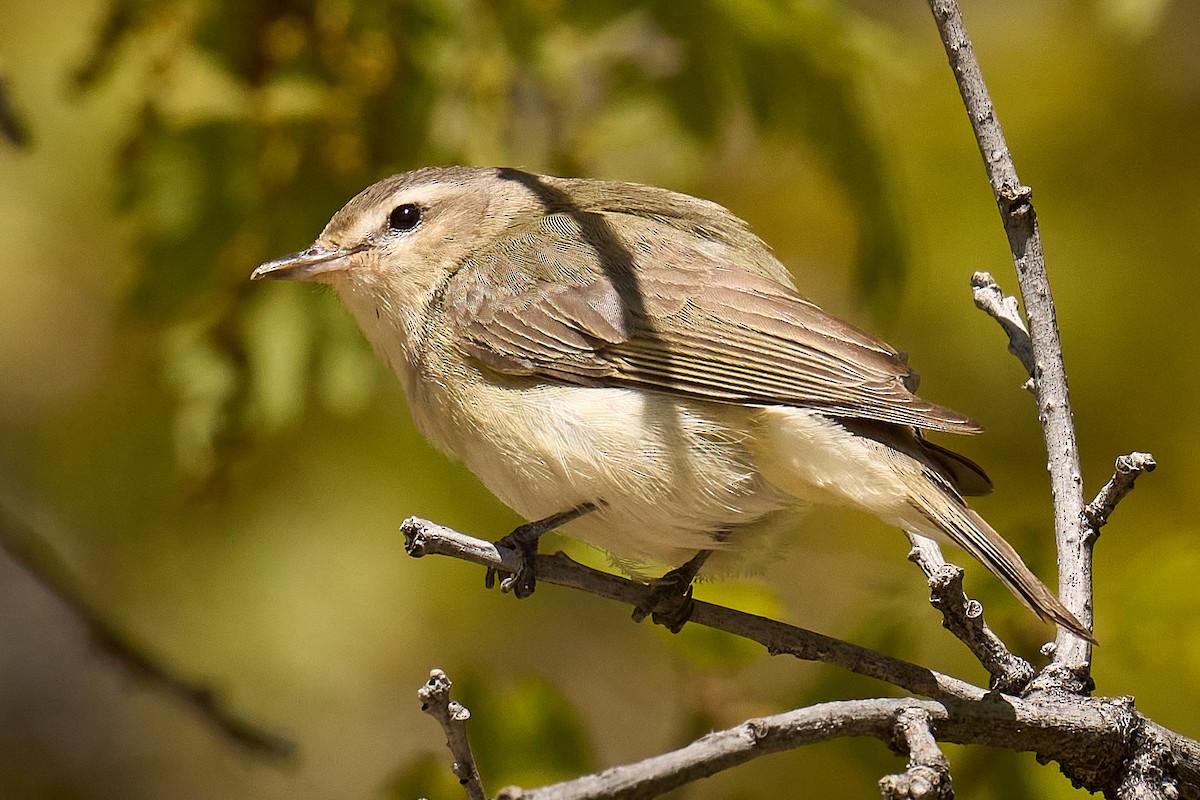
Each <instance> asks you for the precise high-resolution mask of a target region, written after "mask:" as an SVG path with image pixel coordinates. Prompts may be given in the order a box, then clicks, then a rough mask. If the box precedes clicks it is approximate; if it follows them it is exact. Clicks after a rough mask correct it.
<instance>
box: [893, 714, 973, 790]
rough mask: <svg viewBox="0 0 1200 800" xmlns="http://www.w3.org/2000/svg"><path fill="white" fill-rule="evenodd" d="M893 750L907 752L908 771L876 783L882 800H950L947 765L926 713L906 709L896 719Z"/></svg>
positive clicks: (948, 767) (950, 787)
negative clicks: (895, 747)
mask: <svg viewBox="0 0 1200 800" xmlns="http://www.w3.org/2000/svg"><path fill="white" fill-rule="evenodd" d="M895 730H896V746H897V748H898V749H903V750H905V751H907V752H908V767H907V768H906V769H905V771H904V772H902V773H900V774H899V775H886V776H884V777H883V778H882V779H881V780H880V781H879V791H880V793H881V794H882V795H883V798H884V800H952V798H953V797H954V789H953V787H952V786H951V783H950V762H949V761H947V760H946V756H945V755H943V754H942V751H941V748H939V747H938V744H937V740H936V739H934V738H933V728H932V722H931V720H930V717H929V712H928V711H927V710H925V709H924V708H921V707H919V706H907V707H905V708H903V709H901V711H900V713H898V714H897V715H896V726H895Z"/></svg>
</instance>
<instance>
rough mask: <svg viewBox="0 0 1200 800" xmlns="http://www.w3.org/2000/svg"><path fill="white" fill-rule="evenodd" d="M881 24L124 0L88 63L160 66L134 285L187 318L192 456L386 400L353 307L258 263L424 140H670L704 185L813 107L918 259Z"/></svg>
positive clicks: (887, 224) (512, 148)
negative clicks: (715, 170) (716, 168)
mask: <svg viewBox="0 0 1200 800" xmlns="http://www.w3.org/2000/svg"><path fill="white" fill-rule="evenodd" d="M865 27H866V23H865V21H864V20H863V19H862V18H860V17H857V16H856V15H854V14H851V13H849V12H847V11H845V10H844V9H842V8H840V7H838V6H836V5H834V4H828V3H818V2H799V1H794V2H776V1H775V0H740V1H739V2H721V1H718V0H705V1H704V2H700V3H678V2H674V0H659V1H658V2H651V3H644V4H636V5H633V4H629V3H626V2H616V1H615V0H601V1H600V2H594V3H586V4H574V3H567V2H563V1H562V0H559V1H556V0H514V1H512V2H503V3H493V2H486V1H485V0H408V1H407V2H395V1H394V0H363V1H362V2H354V3H351V2H348V0H307V1H305V0H301V1H299V2H298V1H296V0H292V1H290V2H262V3H241V2H234V0H225V1H223V2H204V3H201V2H194V1H192V0H116V2H114V3H113V5H112V6H111V7H110V9H109V11H108V17H107V19H106V20H105V21H104V22H103V23H102V25H101V26H100V28H99V33H98V36H97V37H96V40H95V44H94V47H93V49H92V51H91V53H90V54H89V55H88V56H87V58H86V59H85V60H84V62H83V63H82V65H81V66H80V67H79V69H78V70H77V72H76V74H75V78H74V80H75V82H76V85H77V87H78V88H79V89H81V90H83V91H87V90H89V89H91V88H93V87H96V86H98V85H102V84H103V83H104V81H105V80H106V79H108V78H109V77H110V76H111V75H112V73H113V72H115V71H119V70H136V71H137V72H138V73H139V75H140V81H139V82H140V85H141V87H142V90H143V96H142V97H141V100H140V111H139V112H138V114H137V124H136V126H135V127H134V128H133V130H132V131H131V133H130V135H129V138H128V140H127V142H126V143H125V145H124V146H123V149H122V155H121V159H120V163H119V165H118V169H119V170H120V174H121V176H122V186H121V197H122V205H123V207H124V208H125V209H126V210H127V211H128V212H129V213H130V214H131V215H132V217H133V219H134V220H135V221H136V223H137V227H138V245H137V250H138V252H139V254H140V257H141V259H142V264H141V266H140V269H139V270H138V273H137V279H136V284H135V286H134V288H133V289H132V293H131V296H130V299H129V305H130V310H131V311H132V312H133V313H135V314H137V315H140V316H143V317H145V318H148V319H150V320H152V321H153V322H154V323H155V324H159V325H162V326H164V327H167V328H169V329H170V332H169V334H168V335H166V336H165V337H164V343H165V344H164V347H163V353H162V357H163V363H164V374H165V376H166V380H167V383H168V385H169V386H170V387H171V389H172V391H173V393H174V394H175V396H176V398H177V400H178V410H177V413H176V419H175V423H174V441H175V451H176V454H177V457H178V460H179V463H180V465H181V466H182V468H183V469H184V470H185V471H187V472H188V473H189V474H191V475H192V476H193V477H195V478H197V479H200V480H201V481H203V480H204V479H207V478H209V477H211V476H213V475H214V474H215V473H217V471H218V470H219V469H220V466H221V464H222V463H224V462H225V461H226V460H227V459H226V456H227V454H228V450H229V449H230V448H235V447H237V446H238V445H239V444H243V443H245V441H246V439H247V437H248V436H249V435H250V433H251V432H252V431H271V430H278V429H280V428H283V427H286V426H288V425H291V424H294V423H295V422H296V420H298V419H299V418H301V416H302V415H303V413H304V410H305V407H306V405H307V404H308V403H310V402H313V401H316V402H319V403H321V404H322V405H324V406H326V407H328V408H331V409H334V410H336V411H340V412H346V411H353V410H356V409H360V408H362V406H363V405H364V404H365V403H366V402H367V401H368V400H369V395H370V393H371V391H372V389H371V387H372V385H373V381H374V377H375V367H374V366H373V363H372V362H371V361H370V359H369V357H368V356H367V354H366V353H365V352H364V347H363V345H362V343H361V341H360V339H359V338H358V337H357V335H355V334H354V333H353V331H352V329H351V327H352V326H351V325H350V323H349V322H348V321H347V319H346V318H345V317H344V316H343V315H341V314H338V313H329V312H328V310H327V304H326V303H325V302H324V299H323V298H321V297H319V296H317V295H314V294H313V293H311V292H309V291H304V290H302V291H296V290H294V289H293V288H290V287H289V288H288V289H280V290H278V291H275V292H272V293H270V294H265V293H255V292H251V291H250V287H249V285H248V284H247V280H246V277H247V273H248V270H249V269H250V268H252V267H253V265H255V264H257V263H259V262H260V261H263V260H266V259H267V258H271V257H275V256H278V255H281V254H283V253H285V252H290V251H293V250H297V249H300V248H301V247H303V246H305V245H306V244H307V243H308V242H309V241H311V240H312V239H313V238H314V237H315V235H316V233H317V232H318V231H319V230H320V229H321V227H322V226H323V223H324V221H325V220H326V219H327V218H328V217H329V216H330V215H331V214H332V212H333V211H334V210H336V209H337V208H338V207H340V205H342V204H343V203H344V202H345V201H346V200H347V199H348V198H349V197H350V196H352V195H353V194H355V193H356V192H357V191H358V190H359V189H361V188H363V187H365V186H366V185H368V184H370V183H373V182H374V181H376V180H378V179H379V178H381V177H383V176H385V175H387V174H390V173H391V172H395V171H401V170H404V169H409V168H412V167H415V166H419V165H422V164H442V163H471V164H492V163H494V164H518V165H525V166H529V167H531V168H535V169H538V170H542V171H548V172H553V173H558V174H587V175H598V174H612V175H620V174H626V175H628V174H629V173H630V171H631V165H630V163H629V162H630V161H633V162H634V169H636V168H637V166H640V165H641V164H644V163H646V162H650V163H657V164H658V167H657V169H656V170H655V171H656V172H657V173H658V177H659V178H660V179H661V180H662V181H664V182H671V183H674V184H676V185H679V184H683V185H687V184H689V183H694V182H695V181H696V180H697V179H698V177H701V176H703V174H704V172H705V169H706V166H707V165H710V164H712V163H715V162H719V161H720V160H721V158H722V157H723V154H725V153H727V152H728V151H729V149H730V148H736V147H738V146H739V141H740V140H741V139H744V138H745V137H746V136H747V135H749V136H752V137H758V136H770V135H772V134H773V133H774V132H778V131H781V130H782V131H792V132H794V131H797V130H798V131H800V132H801V134H802V136H803V137H804V138H806V139H807V141H808V142H809V144H810V145H811V147H812V151H813V153H814V154H815V155H816V156H817V157H819V158H820V159H821V160H822V162H823V163H824V164H825V166H826V167H827V168H828V170H829V171H830V172H831V173H832V175H833V176H834V178H835V179H836V181H837V182H838V183H840V184H841V185H842V186H844V187H845V191H846V193H847V197H848V200H849V203H850V205H851V206H852V207H853V209H854V210H855V212H856V213H857V215H858V217H859V218H860V219H861V220H863V221H864V223H863V224H861V225H860V226H859V241H860V246H859V256H858V258H859V264H860V267H859V269H860V276H861V282H862V285H863V287H864V288H867V289H870V288H878V287H879V286H880V285H883V284H885V283H887V282H889V281H891V282H894V281H896V280H898V278H899V275H900V269H901V266H902V259H901V258H900V253H901V250H902V248H901V242H900V238H901V237H900V235H899V232H898V226H897V222H896V217H895V215H894V213H893V211H892V206H891V200H890V199H889V197H890V195H889V193H888V191H887V190H886V187H885V186H884V185H883V184H882V182H881V181H882V177H881V176H882V175H884V171H883V170H882V169H880V156H879V153H878V150H877V147H876V145H875V132H874V131H873V130H872V126H871V125H870V122H869V120H868V119H867V118H866V116H865V114H864V112H863V109H862V105H861V102H860V100H861V98H860V96H859V91H858V87H857V84H856V76H857V75H858V74H859V73H860V72H861V66H862V64H863V62H864V61H865V60H867V59H868V58H869V53H866V52H863V50H864V47H863V45H862V43H863V42H865V41H869V39H868V38H867V37H865V36H863V35H860V29H863V28H865ZM716 31H720V32H721V33H722V35H720V36H716V35H714V32H716ZM637 171H638V172H642V173H644V172H645V171H644V170H640V169H638V170H637ZM867 220H869V224H868V223H867V222H866V221H867Z"/></svg>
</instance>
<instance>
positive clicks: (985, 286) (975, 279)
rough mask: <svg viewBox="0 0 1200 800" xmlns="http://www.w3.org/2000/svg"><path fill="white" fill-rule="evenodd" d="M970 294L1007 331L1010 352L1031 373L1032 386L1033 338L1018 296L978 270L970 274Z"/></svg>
mask: <svg viewBox="0 0 1200 800" xmlns="http://www.w3.org/2000/svg"><path fill="white" fill-rule="evenodd" d="M971 294H972V296H973V297H974V298H975V306H976V307H977V308H979V309H981V310H983V311H986V312H987V313H988V314H990V315H991V316H992V318H993V319H995V320H996V321H997V322H999V323H1000V327H1001V328H1003V329H1004V332H1005V333H1006V334H1008V352H1010V353H1012V354H1013V355H1014V356H1016V357H1017V359H1018V360H1020V362H1021V365H1022V366H1024V367H1025V371H1026V372H1027V373H1029V378H1030V380H1029V381H1028V382H1026V384H1025V386H1026V388H1028V389H1030V390H1032V389H1033V376H1034V373H1035V372H1036V371H1037V368H1036V365H1035V364H1034V359H1033V342H1032V341H1030V339H1029V330H1028V329H1027V328H1026V327H1025V320H1024V319H1022V318H1021V309H1020V307H1019V306H1018V305H1017V298H1015V297H1013V296H1012V295H1006V294H1004V292H1002V291H1001V290H1000V285H999V284H998V283H996V279H995V278H993V277H992V276H991V273H988V272H976V273H975V274H974V275H972V276H971Z"/></svg>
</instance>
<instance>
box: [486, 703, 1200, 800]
mask: <svg viewBox="0 0 1200 800" xmlns="http://www.w3.org/2000/svg"><path fill="white" fill-rule="evenodd" d="M922 720H924V721H925V722H924V723H923V724H924V731H922V730H921V726H922ZM1139 720H1144V718H1143V717H1141V716H1140V715H1139V714H1137V712H1136V711H1135V710H1133V709H1132V707H1131V706H1129V705H1128V703H1124V702H1122V700H1096V699H1093V698H1080V697H1071V698H1065V699H1051V698H1043V699H1037V700H1021V699H1018V698H1013V697H1000V696H997V695H989V696H987V697H986V698H981V699H979V700H969V701H964V700H943V701H934V700H913V699H906V698H875V699H869V700H841V701H835V702H830V703H821V704H818V705H814V706H810V707H808V708H801V709H797V710H795V711H788V712H786V713H783V714H775V715H772V716H768V717H760V718H757V719H751V720H747V721H746V722H743V723H742V724H740V725H737V726H735V727H733V728H728V729H726V730H722V731H716V732H713V733H710V734H708V735H707V736H704V737H702V738H700V739H697V740H696V741H694V742H692V743H690V744H688V745H686V746H684V747H682V748H680V749H678V750H675V751H672V752H669V753H664V754H662V755H658V756H653V757H651V758H647V759H645V760H643V761H639V762H636V763H634V764H626V765H622V766H619V767H612V768H610V769H607V770H604V771H603V772H599V773H596V774H593V775H585V776H583V777H580V778H576V779H574V780H570V781H565V782H563V783H557V784H551V785H549V786H543V787H540V788H537V789H522V788H520V787H508V788H506V789H503V790H501V792H500V794H499V795H497V800H602V799H604V800H619V799H621V798H648V797H655V796H658V795H660V794H663V793H664V792H668V791H670V790H672V789H675V788H678V787H679V786H682V785H684V784H686V783H689V782H692V781H696V780H699V779H700V778H706V777H709V776H712V775H715V774H717V773H718V772H721V771H723V770H726V769H730V768H732V767H736V766H738V765H740V764H744V763H746V762H748V761H750V760H752V759H754V758H758V757H760V756H764V755H768V754H770V753H777V752H780V751H782V750H788V749H792V748H796V747H800V746H803V745H807V744H815V743H817V742H824V741H829V740H831V739H835V738H841V737H848V736H874V737H875V738H877V739H879V740H880V741H883V742H886V743H889V744H891V743H893V742H895V741H896V738H897V730H896V727H897V723H898V722H899V723H900V724H901V726H902V730H901V736H902V737H903V738H904V741H905V745H906V748H907V749H908V750H909V752H910V763H911V762H912V761H918V762H921V764H919V766H929V767H931V768H932V769H933V770H934V771H938V770H939V769H942V767H940V766H939V762H940V759H939V756H940V753H939V752H938V751H937V747H936V744H934V743H933V734H932V731H933V730H936V732H937V739H938V740H940V741H944V742H954V743H957V744H981V745H987V746H991V747H1003V748H1008V749H1011V750H1017V751H1032V752H1034V753H1036V754H1037V755H1038V758H1039V759H1042V760H1057V761H1060V762H1063V763H1067V764H1074V763H1076V762H1079V763H1082V764H1084V765H1085V766H1084V767H1080V768H1079V769H1077V770H1075V771H1073V772H1072V773H1071V776H1072V779H1073V780H1075V781H1076V782H1077V785H1080V786H1083V787H1084V788H1086V789H1089V790H1091V791H1106V792H1111V791H1113V790H1115V789H1116V787H1117V786H1118V785H1119V782H1120V776H1121V775H1122V773H1123V772H1124V766H1125V764H1126V762H1127V759H1129V758H1131V757H1132V758H1135V759H1136V758H1138V757H1139V756H1140V755H1141V754H1143V753H1150V752H1156V753H1157V754H1158V755H1159V756H1160V757H1161V758H1160V759H1159V760H1158V761H1156V762H1154V763H1156V764H1158V765H1160V766H1161V764H1162V760H1163V759H1166V760H1171V759H1174V760H1175V761H1178V762H1180V763H1181V764H1182V762H1183V761H1184V760H1185V759H1186V758H1188V757H1189V755H1188V754H1189V752H1191V748H1195V747H1198V746H1200V745H1197V744H1196V743H1195V742H1193V741H1192V740H1190V739H1185V738H1184V737H1181V736H1179V735H1178V734H1169V735H1167V736H1164V737H1162V738H1158V739H1156V740H1155V741H1156V746H1157V748H1158V749H1157V750H1152V749H1147V748H1143V747H1141V746H1140V745H1139V743H1138V737H1139V736H1141V735H1142V734H1143V733H1153V734H1154V735H1155V736H1157V732H1158V731H1159V730H1160V729H1158V728H1157V727H1155V726H1153V725H1152V724H1145V725H1143V724H1142V723H1139ZM935 753H936V755H935ZM1197 763H1200V762H1197ZM1197 763H1192V764H1191V765H1190V766H1189V767H1188V769H1193V770H1194V768H1195V767H1196V766H1197ZM1180 773H1181V775H1183V774H1185V770H1184V769H1183V768H1182V767H1181V769H1180ZM947 774H948V772H947ZM1193 774H1194V773H1193ZM885 780H886V779H885ZM1167 780H1168V779H1167V778H1164V783H1163V784H1161V785H1162V786H1164V787H1166V786H1168V785H1169V786H1171V787H1172V788H1177V789H1178V797H1180V798H1184V799H1185V800H1194V798H1197V797H1200V785H1198V784H1197V783H1195V782H1194V781H1191V782H1189V781H1188V780H1181V781H1180V783H1179V785H1178V786H1177V787H1175V786H1174V784H1169V783H1166V781H1167ZM947 785H948V780H947ZM1164 791H1167V790H1166V789H1165V788H1164ZM934 796H935V797H938V796H939V795H934ZM940 796H943V797H944V796H948V795H940Z"/></svg>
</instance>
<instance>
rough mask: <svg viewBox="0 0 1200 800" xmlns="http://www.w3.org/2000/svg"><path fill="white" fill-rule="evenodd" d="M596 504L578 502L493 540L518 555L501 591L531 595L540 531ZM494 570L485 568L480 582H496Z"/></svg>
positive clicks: (493, 568) (556, 525)
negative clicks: (516, 565)
mask: <svg viewBox="0 0 1200 800" xmlns="http://www.w3.org/2000/svg"><path fill="white" fill-rule="evenodd" d="M599 507H600V504H599V503H580V504H579V505H577V506H575V507H574V508H572V509H569V510H567V511H563V512H561V513H559V514H551V515H550V516H548V517H546V518H545V519H539V520H534V521H533V522H526V523H525V524H524V525H521V526H520V527H518V528H517V529H516V530H514V531H513V532H512V533H510V534H508V535H507V536H504V537H502V538H500V539H498V540H496V542H495V544H496V546H497V547H508V548H511V549H513V550H516V551H517V553H518V554H519V555H520V557H521V565H520V566H519V567H517V571H516V572H514V573H513V574H511V575H508V576H506V577H504V578H502V579H501V580H500V591H502V592H512V593H513V594H514V595H516V596H517V597H521V598H524V597H529V595H531V594H533V589H534V586H535V585H536V584H537V577H536V575H535V574H534V572H535V570H534V562H533V560H534V556H536V555H537V546H538V539H540V538H541V536H542V534H543V533H547V532H549V531H552V530H554V529H555V528H558V527H561V526H563V525H566V524H567V523H568V522H570V521H571V520H574V519H578V518H579V517H582V516H583V515H584V514H588V513H591V512H592V511H595V510H596V509H597V508H599ZM496 572H497V570H496V568H495V567H488V571H487V575H486V576H485V577H484V579H483V582H484V585H485V586H487V588H489V589H490V588H492V586H494V585H495V583H496Z"/></svg>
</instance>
